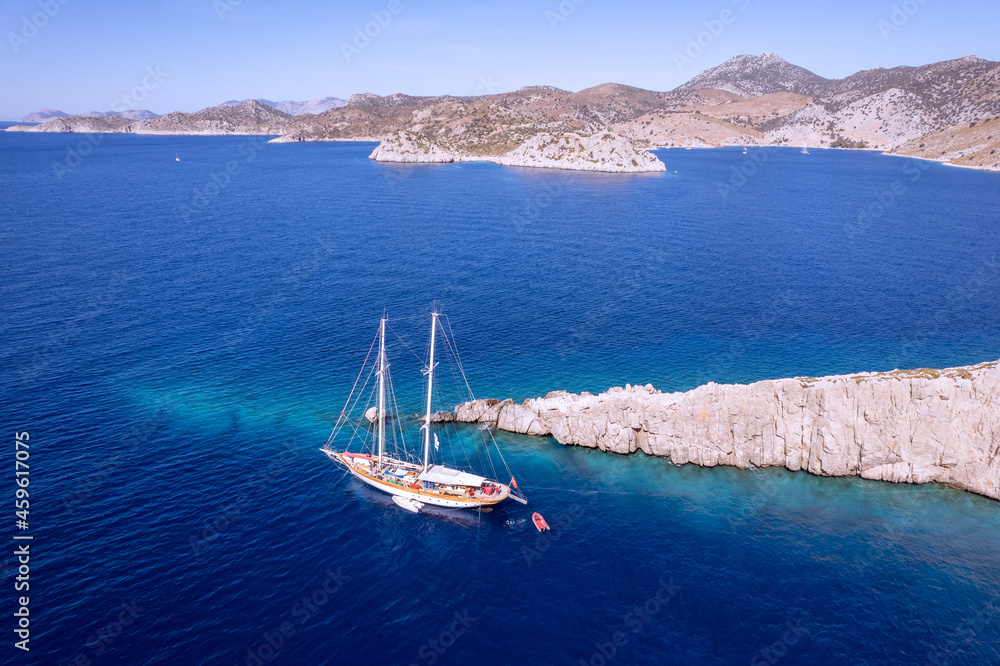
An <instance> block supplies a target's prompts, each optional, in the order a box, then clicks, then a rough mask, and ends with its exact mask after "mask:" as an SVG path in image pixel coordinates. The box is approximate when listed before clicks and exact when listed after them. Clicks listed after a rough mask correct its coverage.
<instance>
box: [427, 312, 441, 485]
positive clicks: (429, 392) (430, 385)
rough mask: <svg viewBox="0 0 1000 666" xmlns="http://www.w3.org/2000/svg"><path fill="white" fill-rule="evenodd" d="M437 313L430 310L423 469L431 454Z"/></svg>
mask: <svg viewBox="0 0 1000 666" xmlns="http://www.w3.org/2000/svg"><path fill="white" fill-rule="evenodd" d="M437 323H438V313H437V310H436V309H435V311H433V312H431V357H430V361H429V362H428V364H427V416H426V418H425V420H424V428H425V429H426V430H424V470H426V469H427V463H428V462H429V461H430V455H431V395H432V389H433V388H434V334H435V332H437Z"/></svg>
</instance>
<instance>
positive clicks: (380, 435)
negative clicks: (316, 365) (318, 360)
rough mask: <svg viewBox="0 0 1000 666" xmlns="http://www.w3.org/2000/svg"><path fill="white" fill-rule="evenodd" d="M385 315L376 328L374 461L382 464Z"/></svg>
mask: <svg viewBox="0 0 1000 666" xmlns="http://www.w3.org/2000/svg"><path fill="white" fill-rule="evenodd" d="M385 370H386V368H385V315H382V321H381V323H380V324H379V329H378V457H377V458H376V461H377V462H378V464H379V466H381V465H382V456H383V455H384V454H385Z"/></svg>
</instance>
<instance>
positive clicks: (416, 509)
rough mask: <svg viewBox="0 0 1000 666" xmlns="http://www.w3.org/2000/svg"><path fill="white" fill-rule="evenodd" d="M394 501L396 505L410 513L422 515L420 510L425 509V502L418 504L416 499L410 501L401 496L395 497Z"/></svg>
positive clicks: (393, 497)
mask: <svg viewBox="0 0 1000 666" xmlns="http://www.w3.org/2000/svg"><path fill="white" fill-rule="evenodd" d="M392 501H393V502H395V503H396V505H397V506H399V507H400V508H403V509H406V510H407V511H409V512H410V513H420V510H421V509H422V508H424V503H423V502H418V501H417V500H415V499H410V498H409V497H400V496H399V495H393V496H392Z"/></svg>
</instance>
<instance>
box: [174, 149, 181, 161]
mask: <svg viewBox="0 0 1000 666" xmlns="http://www.w3.org/2000/svg"><path fill="white" fill-rule="evenodd" d="M174 161H175V162H180V161H181V154H180V153H179V152H177V151H176V150H175V151H174Z"/></svg>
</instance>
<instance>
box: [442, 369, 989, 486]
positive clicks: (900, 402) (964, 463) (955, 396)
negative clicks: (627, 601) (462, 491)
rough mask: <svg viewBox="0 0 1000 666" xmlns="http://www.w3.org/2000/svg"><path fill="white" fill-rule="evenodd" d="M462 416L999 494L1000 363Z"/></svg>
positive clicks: (641, 392) (557, 400)
mask: <svg viewBox="0 0 1000 666" xmlns="http://www.w3.org/2000/svg"><path fill="white" fill-rule="evenodd" d="M455 417H456V420H458V421H466V422H473V421H478V422H481V423H490V424H494V425H496V426H497V427H498V428H500V429H502V430H507V431H511V432H518V433H524V434H532V435H545V434H551V435H552V436H553V437H554V438H555V439H556V440H557V441H558V442H560V443H562V444H572V445H577V446H587V447H591V448H598V449H601V450H602V451H612V452H615V453H632V452H634V451H636V450H637V449H639V450H642V451H644V452H645V453H647V454H650V455H657V456H667V457H669V458H670V460H672V461H673V462H675V463H678V464H684V463H689V462H690V463H694V464H697V465H703V466H708V467H711V466H714V465H732V466H736V467H740V468H744V469H745V468H747V467H748V466H749V465H750V464H753V465H756V466H758V467H765V466H782V467H786V468H788V469H790V470H806V471H808V472H810V473H812V474H819V475H823V476H861V477H863V478H866V479H877V480H882V481H892V482H907V483H927V482H932V481H933V482H940V483H946V484H950V485H953V486H956V487H959V488H964V489H965V490H969V491H972V492H975V493H979V494H981V495H986V496H987V497H992V498H994V499H1000V361H996V362H992V363H983V364H980V365H975V366H966V367H961V368H951V369H948V370H929V369H923V370H911V371H893V372H885V373H862V374H858V375H839V376H832V377H821V378H812V377H797V378H794V379H778V380H768V381H762V382H757V383H755V384H749V385H719V384H711V383H710V384H707V385H705V386H701V387H699V388H697V389H694V390H692V391H688V392H686V393H660V392H659V391H656V390H655V389H654V388H653V387H652V386H650V385H646V386H628V385H626V387H625V388H612V389H608V391H606V392H604V393H601V394H600V395H589V394H586V393H584V394H581V395H576V394H572V393H566V392H564V391H558V392H553V393H550V394H548V395H547V396H545V397H544V398H535V399H531V400H526V401H525V402H524V403H523V404H520V405H518V404H515V403H514V402H513V401H511V400H504V401H502V402H500V401H497V400H476V401H473V402H470V403H463V404H462V405H459V406H458V407H457V408H456V410H455Z"/></svg>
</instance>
